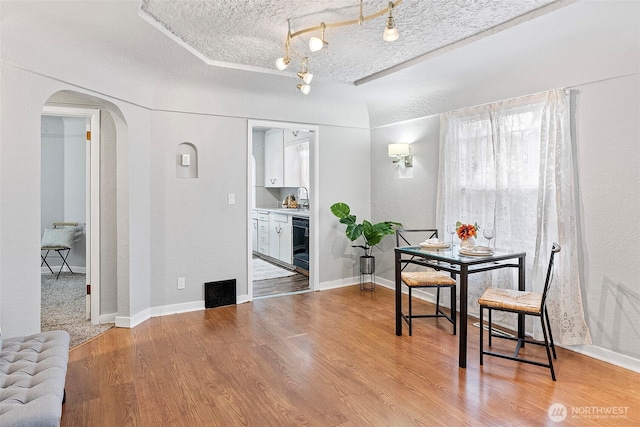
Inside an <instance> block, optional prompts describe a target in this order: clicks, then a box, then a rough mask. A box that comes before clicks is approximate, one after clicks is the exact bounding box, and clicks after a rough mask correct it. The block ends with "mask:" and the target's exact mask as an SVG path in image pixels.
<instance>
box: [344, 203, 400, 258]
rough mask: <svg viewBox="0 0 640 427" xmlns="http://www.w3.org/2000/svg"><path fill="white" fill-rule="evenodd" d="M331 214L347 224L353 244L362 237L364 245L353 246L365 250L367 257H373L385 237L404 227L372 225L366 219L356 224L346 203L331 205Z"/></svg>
mask: <svg viewBox="0 0 640 427" xmlns="http://www.w3.org/2000/svg"><path fill="white" fill-rule="evenodd" d="M331 213H333V214H334V215H335V216H337V217H338V218H340V223H342V224H345V225H346V226H347V229H346V231H345V234H346V235H347V237H348V238H349V240H351V241H352V242H353V241H355V240H357V239H358V238H360V237H362V238H363V239H364V245H352V246H353V247H354V248H362V249H364V254H365V256H371V250H372V249H373V247H374V246H376V245H377V244H378V243H380V242H381V241H382V239H383V238H384V236H386V235H389V234H393V233H395V230H396V228H398V227H402V224H400V223H399V222H393V221H382V222H379V223H377V224H371V223H370V222H369V221H367V220H366V219H365V220H364V221H362V222H361V223H357V222H356V216H355V215H351V208H349V205H347V204H346V203H342V202H339V203H335V204H333V205H331Z"/></svg>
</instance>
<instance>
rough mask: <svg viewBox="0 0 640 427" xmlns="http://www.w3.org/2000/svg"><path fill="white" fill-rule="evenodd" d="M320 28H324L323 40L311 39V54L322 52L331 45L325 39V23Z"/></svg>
mask: <svg viewBox="0 0 640 427" xmlns="http://www.w3.org/2000/svg"><path fill="white" fill-rule="evenodd" d="M320 27H321V28H322V33H321V34H322V39H319V38H317V37H311V38H310V39H309V50H310V51H311V52H317V51H319V50H322V48H325V47H329V43H328V42H327V41H326V40H325V39H324V30H325V27H326V26H325V25H324V22H323V23H321V24H320Z"/></svg>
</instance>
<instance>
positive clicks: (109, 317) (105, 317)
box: [98, 313, 118, 325]
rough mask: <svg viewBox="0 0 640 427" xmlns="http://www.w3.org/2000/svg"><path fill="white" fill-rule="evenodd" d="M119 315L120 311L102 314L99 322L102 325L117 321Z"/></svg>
mask: <svg viewBox="0 0 640 427" xmlns="http://www.w3.org/2000/svg"><path fill="white" fill-rule="evenodd" d="M117 315H118V313H109V314H101V315H100V318H99V319H98V322H100V324H101V325H102V324H105V323H115V321H116V316H117Z"/></svg>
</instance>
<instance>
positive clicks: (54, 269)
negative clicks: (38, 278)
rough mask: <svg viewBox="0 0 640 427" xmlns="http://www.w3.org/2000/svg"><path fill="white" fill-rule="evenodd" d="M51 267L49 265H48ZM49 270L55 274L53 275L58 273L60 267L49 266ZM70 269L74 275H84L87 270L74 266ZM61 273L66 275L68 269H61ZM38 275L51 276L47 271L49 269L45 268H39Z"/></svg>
mask: <svg viewBox="0 0 640 427" xmlns="http://www.w3.org/2000/svg"><path fill="white" fill-rule="evenodd" d="M49 265H51V264H49ZM51 269H52V270H53V271H54V272H55V273H54V274H58V271H60V266H59V265H51ZM71 269H72V270H73V272H74V273H78V274H86V273H87V268H86V267H76V266H73V265H72V266H71ZM62 272H63V273H68V272H69V269H68V268H67V267H65V268H63V269H62ZM40 274H51V272H50V271H49V269H48V268H47V267H40Z"/></svg>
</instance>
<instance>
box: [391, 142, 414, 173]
mask: <svg viewBox="0 0 640 427" xmlns="http://www.w3.org/2000/svg"><path fill="white" fill-rule="evenodd" d="M387 149H388V153H389V157H393V158H395V160H394V161H393V163H399V162H400V161H402V162H403V163H404V165H405V166H406V167H408V168H410V167H413V156H412V155H411V147H410V146H409V144H407V143H399V144H389V145H388V146H387Z"/></svg>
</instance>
